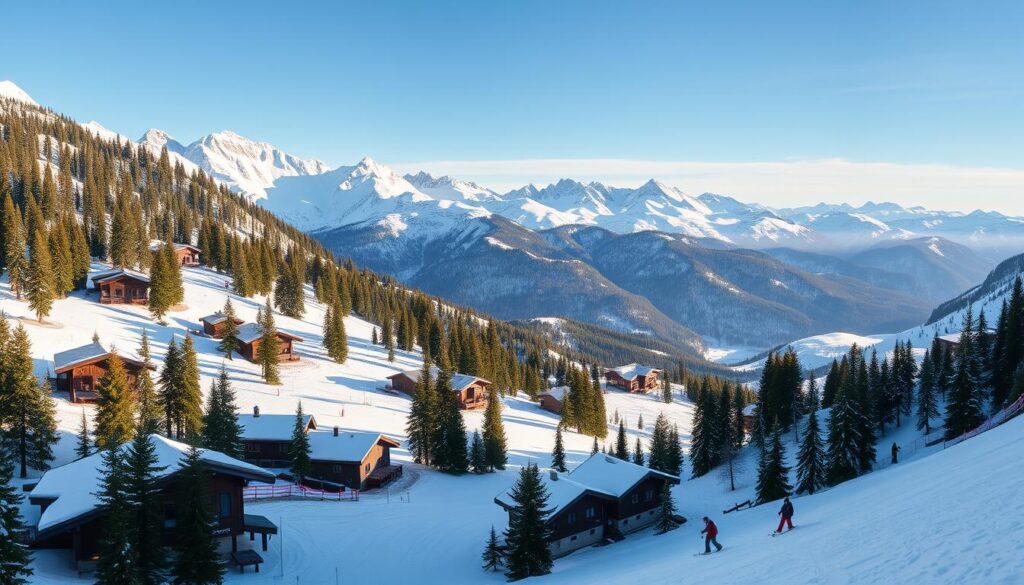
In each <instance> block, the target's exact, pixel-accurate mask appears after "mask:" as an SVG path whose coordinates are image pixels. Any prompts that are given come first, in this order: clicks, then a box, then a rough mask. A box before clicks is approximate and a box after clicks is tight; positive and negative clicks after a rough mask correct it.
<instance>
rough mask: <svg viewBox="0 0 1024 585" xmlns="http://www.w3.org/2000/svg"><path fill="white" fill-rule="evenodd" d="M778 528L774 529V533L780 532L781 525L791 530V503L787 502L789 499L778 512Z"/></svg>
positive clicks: (787, 498) (787, 500)
mask: <svg viewBox="0 0 1024 585" xmlns="http://www.w3.org/2000/svg"><path fill="white" fill-rule="evenodd" d="M779 516H782V518H780V519H779V527H778V528H776V529H775V532H782V526H783V525H787V524H788V525H789V529H790V530H793V502H790V501H789V497H788V496H787V497H786V500H785V501H784V502H783V503H782V509H781V510H779Z"/></svg>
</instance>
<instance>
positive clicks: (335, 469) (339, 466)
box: [332, 463, 341, 473]
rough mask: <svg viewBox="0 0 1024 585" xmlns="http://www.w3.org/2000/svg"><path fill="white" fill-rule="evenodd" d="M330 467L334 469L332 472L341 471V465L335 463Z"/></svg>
mask: <svg viewBox="0 0 1024 585" xmlns="http://www.w3.org/2000/svg"><path fill="white" fill-rule="evenodd" d="M332 469H333V470H334V473H341V465H339V464H337V463H335V464H334V467H332Z"/></svg>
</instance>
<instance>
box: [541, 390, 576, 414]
mask: <svg viewBox="0 0 1024 585" xmlns="http://www.w3.org/2000/svg"><path fill="white" fill-rule="evenodd" d="M568 393H569V387H568V386H555V387H554V388H551V389H550V390H548V391H546V392H541V395H540V401H539V402H540V407H541V408H543V409H544V410H546V411H548V412H553V413H555V414H562V404H563V403H564V402H565V395H566V394H568Z"/></svg>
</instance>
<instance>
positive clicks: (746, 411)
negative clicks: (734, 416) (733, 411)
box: [743, 403, 757, 416]
mask: <svg viewBox="0 0 1024 585" xmlns="http://www.w3.org/2000/svg"><path fill="white" fill-rule="evenodd" d="M756 411H757V404H756V403H752V404H748V405H746V406H744V407H743V416H754V413H755V412H756Z"/></svg>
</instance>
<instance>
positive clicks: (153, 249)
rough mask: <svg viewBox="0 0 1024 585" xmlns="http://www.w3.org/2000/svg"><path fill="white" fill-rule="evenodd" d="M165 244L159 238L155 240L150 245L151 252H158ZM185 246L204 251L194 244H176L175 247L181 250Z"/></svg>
mask: <svg viewBox="0 0 1024 585" xmlns="http://www.w3.org/2000/svg"><path fill="white" fill-rule="evenodd" d="M163 245H164V243H163V242H161V241H159V240H157V241H155V242H153V243H152V244H150V245H149V251H150V252H156V251H157V250H159V249H160V248H161V247H163ZM183 248H190V249H192V250H195V251H196V252H202V250H200V249H199V248H197V247H195V246H193V245H192V244H174V249H175V250H181V249H183Z"/></svg>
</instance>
